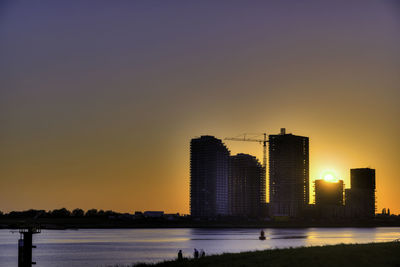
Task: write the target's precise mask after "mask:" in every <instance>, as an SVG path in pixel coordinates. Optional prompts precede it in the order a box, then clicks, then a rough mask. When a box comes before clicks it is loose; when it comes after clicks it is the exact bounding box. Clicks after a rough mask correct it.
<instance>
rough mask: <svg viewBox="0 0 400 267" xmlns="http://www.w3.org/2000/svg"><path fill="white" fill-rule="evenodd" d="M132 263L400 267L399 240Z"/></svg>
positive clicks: (144, 266)
mask: <svg viewBox="0 0 400 267" xmlns="http://www.w3.org/2000/svg"><path fill="white" fill-rule="evenodd" d="M114 266H118V265H114ZM131 266H135V267H147V266H161V267H162V266H171V267H174V266H229V267H235V266H304V267H313V266H341V267H347V266H363V267H370V266H371V267H372V266H385V267H386V266H400V242H399V241H391V242H379V243H365V244H337V245H325V246H312V247H298V248H284V249H268V250H259V251H248V252H240V253H224V254H219V255H210V256H206V257H204V258H199V259H193V258H185V259H183V260H180V261H178V260H172V261H163V262H158V263H135V264H133V265H131Z"/></svg>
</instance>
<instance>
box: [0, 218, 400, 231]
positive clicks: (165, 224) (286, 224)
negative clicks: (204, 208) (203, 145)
mask: <svg viewBox="0 0 400 267" xmlns="http://www.w3.org/2000/svg"><path fill="white" fill-rule="evenodd" d="M30 224H36V225H38V226H39V227H40V228H41V229H49V230H52V229H55V230H63V229H121V228H132V229H134V228H139V229H140V228H217V229H218V228H220V229H221V228H257V229H262V228H312V227H335V228H343V227H360V228H363V227H399V226H400V219H397V217H396V220H394V219H393V220H389V219H387V220H381V219H371V220H337V221H309V220H291V221H272V220H271V221H246V220H242V221H235V220H215V221H196V220H191V219H187V218H185V219H180V220H177V221H169V220H164V219H159V218H147V219H142V220H131V219H123V218H122V219H118V218H116V219H109V218H91V217H81V218H73V217H68V218H38V219H35V220H32V219H31V218H0V229H19V228H24V226H26V225H30Z"/></svg>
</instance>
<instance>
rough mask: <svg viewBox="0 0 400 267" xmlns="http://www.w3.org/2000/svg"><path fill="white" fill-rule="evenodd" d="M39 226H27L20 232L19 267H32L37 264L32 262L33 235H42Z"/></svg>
mask: <svg viewBox="0 0 400 267" xmlns="http://www.w3.org/2000/svg"><path fill="white" fill-rule="evenodd" d="M40 232H41V230H40V228H39V227H37V226H27V227H25V228H21V229H20V230H19V233H20V239H19V240H18V267H31V266H32V264H36V262H34V261H32V248H36V246H33V245H32V240H33V235H34V234H38V233H40Z"/></svg>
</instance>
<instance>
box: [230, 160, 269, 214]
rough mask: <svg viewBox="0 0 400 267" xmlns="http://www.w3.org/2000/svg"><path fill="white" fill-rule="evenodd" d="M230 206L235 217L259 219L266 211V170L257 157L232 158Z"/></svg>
mask: <svg viewBox="0 0 400 267" xmlns="http://www.w3.org/2000/svg"><path fill="white" fill-rule="evenodd" d="M230 159H231V162H230V166H231V168H230V170H231V171H230V179H229V181H230V186H229V189H230V190H229V195H230V200H231V201H230V206H231V213H232V215H234V216H247V217H259V216H261V215H262V212H263V209H265V204H266V203H265V181H263V179H264V180H265V176H264V169H263V167H262V166H261V164H260V162H259V161H258V160H257V159H256V157H254V156H251V155H247V154H237V155H235V156H231V158H230Z"/></svg>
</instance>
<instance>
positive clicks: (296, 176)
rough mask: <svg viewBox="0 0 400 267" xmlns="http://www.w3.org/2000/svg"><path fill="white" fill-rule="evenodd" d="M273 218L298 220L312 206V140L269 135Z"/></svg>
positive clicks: (287, 135)
mask: <svg viewBox="0 0 400 267" xmlns="http://www.w3.org/2000/svg"><path fill="white" fill-rule="evenodd" d="M269 190H270V191H269V192H270V207H269V208H270V215H271V216H288V217H297V216H299V213H300V212H301V211H302V209H304V208H305V207H306V206H307V205H308V204H309V139H308V137H303V136H296V135H292V134H286V132H285V129H281V133H280V134H278V135H270V136H269Z"/></svg>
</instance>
